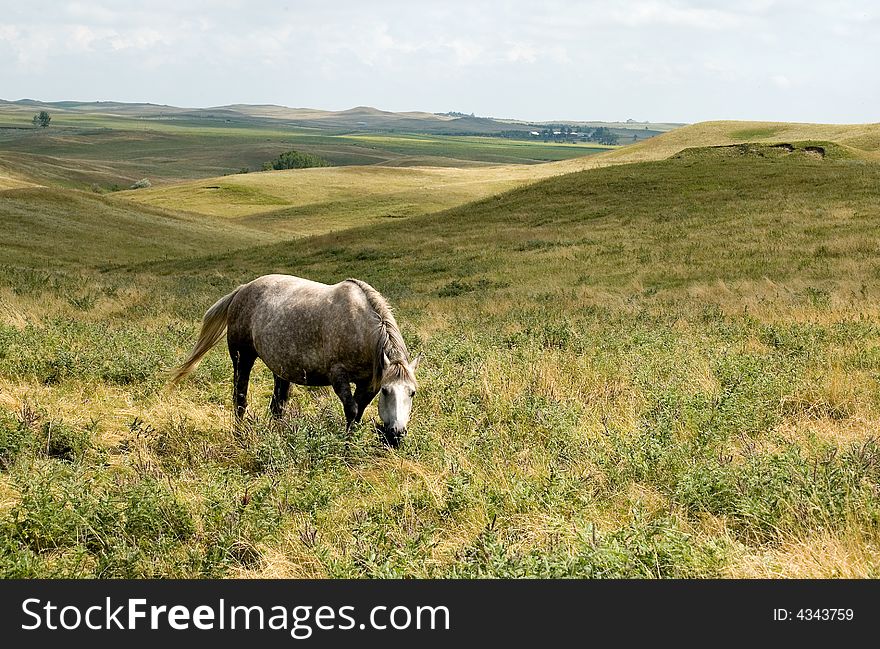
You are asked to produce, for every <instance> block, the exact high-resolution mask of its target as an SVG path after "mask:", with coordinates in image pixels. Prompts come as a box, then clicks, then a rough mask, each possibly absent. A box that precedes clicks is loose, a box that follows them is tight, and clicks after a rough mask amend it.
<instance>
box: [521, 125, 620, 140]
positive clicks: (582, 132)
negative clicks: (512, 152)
mask: <svg viewBox="0 0 880 649" xmlns="http://www.w3.org/2000/svg"><path fill="white" fill-rule="evenodd" d="M534 132H537V133H538V136H537V137H540V138H543V139H544V140H584V141H587V142H598V143H599V144H617V139H618V138H617V135H616V134H615V133H614V132H613V131H611V129H609V128H606V127H604V126H600V127H598V128H589V127H586V128H581V127H577V126H570V125H568V124H549V125H547V126H545V127H544V128H542V129H541V130H540V131H534ZM532 137H535V136H534V135H533V136H532Z"/></svg>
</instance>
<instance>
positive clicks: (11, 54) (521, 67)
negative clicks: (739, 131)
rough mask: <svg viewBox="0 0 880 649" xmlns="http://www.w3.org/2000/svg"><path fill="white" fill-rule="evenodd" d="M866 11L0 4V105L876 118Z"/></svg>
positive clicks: (690, 118) (774, 1) (678, 3)
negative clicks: (63, 103)
mask: <svg viewBox="0 0 880 649" xmlns="http://www.w3.org/2000/svg"><path fill="white" fill-rule="evenodd" d="M878 63H880V3H878V2H876V0H844V1H840V2H835V1H827V2H814V1H810V0H801V1H793V0H792V1H790V0H737V1H721V0H717V1H716V0H703V1H697V0H633V1H619V2H608V1H592V0H585V1H581V2H575V1H569V2H554V1H552V0H550V1H544V0H541V1H537V2H536V1H535V0H531V1H530V2H520V1H519V0H508V1H504V2H501V1H498V2H493V1H486V2H482V1H480V0H470V1H460V0H445V1H443V2H436V1H433V0H428V1H420V2H416V1H414V0H399V1H398V0H388V1H381V0H375V1H366V0H360V1H350V0H335V1H332V2H330V1H327V0H321V1H313V0H303V1H290V2H284V1H278V0H272V1H265V2H262V3H254V2H247V1H233V0H226V1H224V0H210V1H204V0H193V1H182V0H175V1H170V0H149V1H144V0H141V1H139V2H128V1H122V0H121V1H116V2H109V1H102V0H98V1H92V2H57V1H52V0H44V1H43V2H40V3H28V2H21V1H20V0H18V1H15V2H12V1H9V0H0V99H6V100H14V99H22V98H31V99H39V100H43V101H59V100H81V101H94V100H104V101H129V102H151V103H158V104H170V105H174V106H184V107H209V106H220V105H226V104H233V103H248V104H280V105H285V106H293V107H308V108H323V109H329V110H342V109H347V108H351V107H353V106H361V105H366V106H374V107H377V108H381V109H384V110H393V111H407V110H420V111H427V112H446V111H460V112H465V113H474V114H476V115H481V116H491V117H499V118H516V119H524V120H535V121H541V120H544V121H546V120H554V119H571V120H608V121H614V120H625V119H635V120H637V121H644V120H650V121H657V122H663V121H666V122H696V121H703V120H710V119H750V120H751V119H753V120H779V121H798V122H826V123H859V122H878V121H880V74H878V71H877V67H878Z"/></svg>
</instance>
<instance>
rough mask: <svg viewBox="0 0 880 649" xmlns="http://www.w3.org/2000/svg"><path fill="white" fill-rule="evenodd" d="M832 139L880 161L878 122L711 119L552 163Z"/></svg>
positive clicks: (576, 165)
mask: <svg viewBox="0 0 880 649" xmlns="http://www.w3.org/2000/svg"><path fill="white" fill-rule="evenodd" d="M805 140H821V141H827V142H834V143H835V144H838V145H840V146H842V147H843V148H844V149H846V150H847V151H849V152H850V153H851V155H852V156H853V157H856V158H862V159H869V160H880V123H877V124H800V123H794V122H744V121H742V122H741V121H713V122H700V123H698V124H691V125H688V126H683V127H682V128H677V129H675V130H673V131H669V132H667V133H664V134H662V135H658V136H657V137H654V138H651V139H650V140H645V141H643V142H638V143H636V144H632V145H630V146H625V147H621V148H618V149H614V150H611V151H608V152H606V153H601V154H599V155H595V156H590V157H589V158H577V159H572V160H562V161H560V162H554V163H552V164H553V166H555V167H557V168H558V169H559V170H560V171H563V170H564V171H577V170H580V169H592V168H595V167H605V166H608V165H614V164H626V163H630V162H651V161H655V160H665V159H666V158H669V157H672V156H673V155H675V154H676V153H679V152H680V151H683V150H684V149H688V148H693V147H706V146H724V145H730V144H742V143H745V142H756V143H780V142H802V141H805Z"/></svg>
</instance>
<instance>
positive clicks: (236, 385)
mask: <svg viewBox="0 0 880 649" xmlns="http://www.w3.org/2000/svg"><path fill="white" fill-rule="evenodd" d="M229 355H230V356H231V357H232V369H233V373H232V401H233V405H234V407H235V421H236V422H241V420H242V419H243V418H244V413H245V410H247V393H248V381H250V378H251V370H252V369H253V367H254V362H256V360H257V355H256V353H255V352H253V351H252V350H249V349H247V348H243V347H232V346H230V347H229Z"/></svg>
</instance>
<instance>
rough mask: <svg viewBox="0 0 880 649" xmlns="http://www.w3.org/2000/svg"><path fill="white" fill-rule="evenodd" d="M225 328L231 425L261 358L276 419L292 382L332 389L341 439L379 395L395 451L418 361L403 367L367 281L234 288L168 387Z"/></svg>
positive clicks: (269, 282)
mask: <svg viewBox="0 0 880 649" xmlns="http://www.w3.org/2000/svg"><path fill="white" fill-rule="evenodd" d="M224 329H225V330H226V342H227V344H228V345H229V355H230V356H231V357H232V367H233V400H234V402H235V417H236V421H241V419H242V417H243V416H244V412H245V408H246V407H247V391H248V379H249V378H250V374H251V368H252V367H253V365H254V362H255V361H256V359H257V358H260V359H262V361H263V362H264V363H265V364H266V366H267V367H268V368H269V369H270V370H272V373H273V374H274V375H275V389H274V391H273V393H272V401H271V404H270V411H271V413H272V415H273V416H274V417H280V416H281V413H282V411H283V410H284V404H285V403H286V402H287V397H288V393H289V391H290V384H291V383H296V384H297V385H311V386H317V385H330V386H333V390H334V392H336V395H337V396H338V397H339V400H340V401H342V407H343V410H344V411H345V420H346V427H345V430H346V432H349V431H350V430H351V427H352V425H353V424H354V423H357V422H359V421H360V420H361V417H362V416H363V414H364V410H366V408H367V405H369V403H370V402H371V401H372V400H373V398H375V396H376V394H379V393H380V392H381V394H380V396H379V417H380V418H381V419H382V423H383V425H382V426H381V427H380V430H381V432H382V433H383V435H384V437H385V441H386V442H387V443H388V444H390V445H391V446H397V445H398V444H399V443H400V441H401V439H402V438H403V436H404V435H406V426H407V424H408V423H409V418H410V411H411V409H412V400H413V396H414V395H415V393H416V378H415V372H416V368H417V367H418V364H419V360H420V358H421V356H419V357H416V358H415V359H414V360H413V361H410V360H409V352H408V351H407V349H406V344H405V343H404V342H403V336H401V334H400V329H399V328H398V327H397V322H396V321H395V319H394V315H393V314H392V313H391V309H390V307H389V306H388V303H387V302H386V301H385V298H383V297H382V295H380V294H379V292H378V291H377V290H376V289H374V288H373V287H372V286H370V285H369V284H367V283H366V282H363V281H361V280H359V279H347V280H345V281H343V282H339V283H338V284H334V285H332V286H328V285H327V284H320V283H318V282H312V281H310V280H307V279H302V278H299V277H293V276H291V275H264V276H262V277H258V278H257V279H255V280H253V281H252V282H249V283H247V284H243V285H241V286H239V287H238V288H237V289H235V290H234V291H232V293H230V294H229V295H226V296H224V297H222V298H220V299H219V300H217V302H216V303H215V304H214V305H213V306H212V307H211V308H210V309H208V311H207V312H206V313H205V317H204V319H203V320H202V330H201V332H200V333H199V339H198V341H197V342H196V344H195V347H193V350H192V351H191V352H190V354H189V356H188V357H187V359H186V360H185V361H184V363H183V365H181V366H180V367H179V368H177V370H176V371H175V372H174V374H173V375H172V377H171V381H172V383H177V382H178V381H180V380H181V379H183V378H184V377H185V376H186V375H187V374H189V373H190V372H191V371H192V370H193V369H194V368H195V366H196V365H197V364H198V362H199V360H200V359H201V358H202V356H204V355H205V353H206V352H207V351H208V350H209V349H211V347H213V346H214V345H216V344H217V342H218V341H219V340H220V338H221V337H222V336H223V331H224ZM352 383H354V385H355V391H354V394H352V392H351V384H352Z"/></svg>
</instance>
